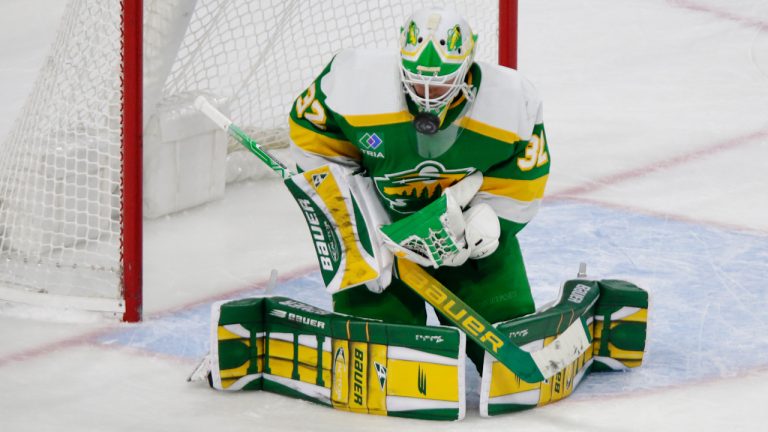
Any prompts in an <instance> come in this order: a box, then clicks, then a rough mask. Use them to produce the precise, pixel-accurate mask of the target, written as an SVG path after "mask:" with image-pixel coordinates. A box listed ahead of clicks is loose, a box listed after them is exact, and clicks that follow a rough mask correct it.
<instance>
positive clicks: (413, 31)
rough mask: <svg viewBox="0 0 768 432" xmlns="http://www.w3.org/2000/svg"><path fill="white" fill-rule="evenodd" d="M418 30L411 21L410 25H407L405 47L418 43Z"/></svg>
mask: <svg viewBox="0 0 768 432" xmlns="http://www.w3.org/2000/svg"><path fill="white" fill-rule="evenodd" d="M418 37H419V28H418V27H416V23H415V22H413V21H411V23H410V24H408V33H406V35H405V44H406V45H412V46H416V44H418V43H419V39H418Z"/></svg>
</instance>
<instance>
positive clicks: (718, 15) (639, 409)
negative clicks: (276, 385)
mask: <svg viewBox="0 0 768 432" xmlns="http://www.w3.org/2000/svg"><path fill="white" fill-rule="evenodd" d="M61 3H63V2H61V1H58V0H27V1H19V0H6V1H4V2H2V4H0V20H2V21H0V24H3V26H0V28H4V29H10V30H13V31H14V32H15V34H16V35H19V34H26V36H25V37H23V38H21V36H16V37H15V38H10V37H8V36H0V53H2V59H3V62H2V65H0V77H2V78H3V79H2V80H0V88H2V95H3V100H2V102H0V110H2V113H3V116H0V117H3V118H1V119H0V136H2V135H4V134H5V133H6V132H7V130H8V129H9V127H10V123H11V121H12V119H10V118H8V117H9V116H11V115H12V113H13V112H15V111H16V110H18V108H19V105H20V103H21V101H23V99H24V95H25V92H26V91H28V90H29V88H30V85H31V80H32V79H33V77H32V76H29V74H30V73H32V72H31V71H34V70H35V69H36V68H37V67H39V64H41V63H42V61H43V56H44V53H45V48H46V44H47V43H49V40H50V37H52V34H53V33H52V31H51V30H50V27H51V26H52V25H55V23H56V22H57V14H60V13H61V9H62V7H61ZM33 12H34V13H33ZM520 16H521V25H520V27H521V28H520V45H521V46H520V59H519V63H520V65H521V71H522V72H523V73H525V74H526V75H527V76H528V77H529V78H531V79H532V81H533V82H534V83H535V84H536V85H537V87H538V88H539V90H540V91H541V93H542V96H543V98H544V101H545V118H546V124H547V132H548V137H549V143H550V151H551V155H552V160H553V166H552V174H551V176H550V183H549V186H548V195H549V197H550V198H549V199H548V200H547V201H546V203H545V205H544V206H543V207H542V209H541V212H540V214H539V215H538V216H537V218H536V219H535V220H534V221H533V222H532V223H531V224H530V225H529V226H528V227H527V228H526V229H525V230H524V231H523V232H522V233H521V235H520V239H521V243H522V245H523V251H524V255H525V259H526V263H527V266H528V273H529V277H530V278H531V282H532V285H533V286H534V290H535V294H534V295H535V299H536V301H537V303H538V304H542V303H544V302H546V301H548V300H551V299H552V298H553V297H554V296H555V294H556V293H557V289H558V287H559V285H560V283H562V281H564V280H566V279H568V278H572V277H574V276H575V273H576V271H577V269H578V263H579V262H582V261H584V262H587V263H588V265H589V267H588V273H589V275H590V276H591V277H595V278H604V277H605V278H624V279H628V280H632V281H634V282H636V283H637V284H639V285H640V286H643V287H645V288H647V289H648V290H649V291H650V293H651V296H652V306H651V310H650V318H649V319H650V321H649V326H650V330H649V331H650V335H649V343H648V350H647V351H648V352H647V356H646V362H645V363H644V365H643V366H642V368H640V369H637V370H634V371H632V372H630V373H618V374H593V375H591V376H589V377H588V379H586V380H585V381H584V382H583V384H582V385H581V387H580V388H579V389H578V390H577V392H576V393H575V394H574V395H573V396H572V397H570V398H568V399H567V400H565V401H562V402H558V403H557V404H554V405H551V406H549V407H545V408H541V409H536V410H532V411H529V412H525V413H521V414H515V415H507V416H502V417H498V418H493V419H481V418H479V417H478V414H477V408H476V404H477V397H476V395H471V396H470V398H469V400H470V406H469V413H468V418H467V419H465V420H464V421H462V422H460V423H450V424H434V423H428V422H419V421H413V420H401V419H392V418H379V417H374V416H364V415H352V414H348V413H343V412H337V411H334V410H330V409H326V408H323V407H318V406H314V405H312V404H309V403H306V402H302V401H297V400H293V399H289V398H284V397H281V396H277V395H272V394H268V393H261V392H258V393H251V394H233V395H230V394H221V393H216V392H213V391H211V390H209V389H207V388H205V386H204V385H202V384H187V383H186V382H184V378H185V377H186V375H187V374H188V373H189V372H190V371H191V369H192V367H193V366H194V363H195V361H196V360H197V358H198V357H199V356H201V355H202V354H203V353H204V352H205V351H206V350H207V343H208V342H207V339H206V337H207V327H208V321H207V320H208V316H207V315H208V310H209V307H210V303H211V302H212V301H214V300H215V299H220V298H234V297H241V296H247V295H252V294H261V293H264V292H265V289H266V287H267V281H268V278H269V274H270V270H271V269H273V268H275V269H278V270H279V273H280V275H281V277H280V279H279V281H278V284H277V285H276V286H275V287H274V288H272V289H271V290H270V291H269V293H272V294H279V295H285V296H289V297H294V298H299V299H302V300H304V301H307V302H309V303H312V304H315V305H318V306H321V307H326V308H329V307H330V304H329V303H330V302H329V298H328V297H327V295H325V293H324V292H323V290H322V289H321V288H320V286H319V285H320V279H319V275H318V274H317V272H316V270H315V263H314V257H313V256H312V252H311V243H309V240H308V236H307V235H306V231H305V228H304V226H303V221H302V218H301V215H300V213H299V212H298V210H297V209H296V208H295V204H293V203H292V200H291V198H290V197H288V196H287V194H285V193H284V192H283V191H282V189H281V188H282V185H281V184H280V183H279V182H269V181H267V182H256V183H244V184H239V185H236V186H234V187H232V188H231V189H230V190H229V191H228V193H227V196H226V197H225V198H224V199H223V200H221V201H219V202H216V203H212V204H210V205H206V206H203V207H201V208H197V209H193V210H190V211H187V212H184V213H183V214H180V215H174V216H172V217H169V218H163V219H161V220H158V221H152V222H149V223H148V224H147V227H146V236H145V256H146V263H145V266H146V267H145V274H144V280H145V284H146V287H145V290H146V310H147V317H146V318H147V319H146V320H145V322H143V323H141V324H139V325H123V324H103V323H96V324H94V323H71V322H69V323H68V322H53V323H52V322H48V321H43V320H40V319H38V318H39V317H33V318H32V319H20V318H18V317H8V316H0V390H1V391H0V430H2V431H6V430H7V431H25V430H35V431H40V430H56V431H70V430H71V431H83V430H99V431H102V430H107V431H128V430H143V431H147V430H157V431H168V430H184V431H196V430H201V431H202V430H212V429H222V430H313V431H339V430H368V431H391V430H397V429H403V430H412V431H427V430H434V429H436V428H440V429H441V430H446V431H452V430H470V429H471V430H473V431H476V432H477V431H491V430H511V429H515V430H536V431H562V430H589V431H592V432H594V431H602V430H606V431H612V430H622V431H649V430H653V431H667V430H668V431H676V432H677V431H682V430H699V431H721V430H723V431H725V430H727V431H741V430H744V431H755V430H763V429H764V428H765V427H766V426H765V425H766V424H768V412H767V411H766V410H765V404H766V402H768V396H766V395H765V389H766V388H768V313H766V312H765V311H766V310H768V289H766V286H765V280H766V277H767V276H768V193H767V192H766V190H767V189H768V2H767V1H765V0H731V1H729V2H725V1H716V0H668V1H662V0H645V1H636V0H634V1H633V0H610V1H609V0H579V1H567V0H550V1H547V2H538V1H534V0H521V5H520ZM0 34H5V33H4V31H0ZM481 37H482V35H481ZM19 38H21V39H19ZM481 40H482V39H481ZM469 388H470V391H475V392H476V391H477V388H478V383H477V375H476V374H474V375H473V374H470V385H469Z"/></svg>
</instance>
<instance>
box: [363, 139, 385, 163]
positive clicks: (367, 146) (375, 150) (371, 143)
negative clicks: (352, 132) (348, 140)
mask: <svg viewBox="0 0 768 432" xmlns="http://www.w3.org/2000/svg"><path fill="white" fill-rule="evenodd" d="M357 142H358V143H360V146H361V147H360V151H361V152H362V153H363V154H365V155H367V156H370V157H374V158H377V159H384V153H383V152H382V151H381V150H382V149H381V148H380V147H382V146H383V145H384V139H382V138H381V137H380V136H379V135H377V134H376V132H374V133H367V132H366V133H364V134H363V135H362V136H361V137H360V139H358V140H357Z"/></svg>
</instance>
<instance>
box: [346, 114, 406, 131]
mask: <svg viewBox="0 0 768 432" xmlns="http://www.w3.org/2000/svg"><path fill="white" fill-rule="evenodd" d="M344 120H346V121H347V123H349V124H350V125H352V126H354V127H367V126H382V125H389V124H395V123H406V122H409V121H411V120H413V115H411V113H409V112H408V111H398V112H393V113H385V114H360V115H345V116H344Z"/></svg>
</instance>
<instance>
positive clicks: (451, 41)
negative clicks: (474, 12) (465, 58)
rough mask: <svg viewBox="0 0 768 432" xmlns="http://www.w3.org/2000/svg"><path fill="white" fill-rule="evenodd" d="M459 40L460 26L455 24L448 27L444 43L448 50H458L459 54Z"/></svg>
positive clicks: (460, 39) (452, 51) (460, 40)
mask: <svg viewBox="0 0 768 432" xmlns="http://www.w3.org/2000/svg"><path fill="white" fill-rule="evenodd" d="M461 42H462V38H461V27H459V25H458V24H456V25H455V26H453V27H452V28H450V29H448V43H447V44H446V48H447V49H448V52H451V53H454V52H458V53H459V54H461Z"/></svg>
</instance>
